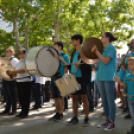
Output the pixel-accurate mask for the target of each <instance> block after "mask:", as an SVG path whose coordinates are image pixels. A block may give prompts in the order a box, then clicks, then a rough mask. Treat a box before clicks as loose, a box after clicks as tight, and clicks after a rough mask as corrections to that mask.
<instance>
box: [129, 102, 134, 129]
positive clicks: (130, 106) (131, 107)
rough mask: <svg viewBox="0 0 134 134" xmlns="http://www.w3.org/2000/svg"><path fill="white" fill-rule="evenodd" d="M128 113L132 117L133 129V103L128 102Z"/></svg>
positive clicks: (133, 124) (133, 125)
mask: <svg viewBox="0 0 134 134" xmlns="http://www.w3.org/2000/svg"><path fill="white" fill-rule="evenodd" d="M128 106H129V111H130V114H131V117H132V127H134V101H129V100H128Z"/></svg>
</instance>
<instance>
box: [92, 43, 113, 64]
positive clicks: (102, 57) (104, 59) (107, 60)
mask: <svg viewBox="0 0 134 134" xmlns="http://www.w3.org/2000/svg"><path fill="white" fill-rule="evenodd" d="M91 51H92V52H94V53H95V54H96V55H97V56H98V58H99V59H100V60H101V61H102V62H103V63H104V64H105V65H107V64H108V63H109V62H110V60H111V57H104V56H102V54H101V53H100V52H99V51H98V50H97V47H96V46H95V45H94V46H93V48H92V50H91Z"/></svg>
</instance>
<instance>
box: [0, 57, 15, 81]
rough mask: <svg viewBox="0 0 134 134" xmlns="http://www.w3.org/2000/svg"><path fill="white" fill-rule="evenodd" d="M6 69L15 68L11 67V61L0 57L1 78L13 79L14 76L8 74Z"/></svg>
mask: <svg viewBox="0 0 134 134" xmlns="http://www.w3.org/2000/svg"><path fill="white" fill-rule="evenodd" d="M7 70H11V71H13V70H15V69H14V68H13V67H12V64H11V62H10V61H9V60H8V59H6V58H0V76H1V77H2V79H4V80H7V81H13V80H14V79H15V78H16V77H15V76H13V77H12V78H11V77H10V76H8V75H7V73H6V72H7Z"/></svg>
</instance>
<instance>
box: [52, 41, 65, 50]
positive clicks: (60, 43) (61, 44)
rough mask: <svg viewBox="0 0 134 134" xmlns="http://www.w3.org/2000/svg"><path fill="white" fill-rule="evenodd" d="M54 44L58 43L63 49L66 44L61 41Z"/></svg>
mask: <svg viewBox="0 0 134 134" xmlns="http://www.w3.org/2000/svg"><path fill="white" fill-rule="evenodd" d="M54 45H58V46H60V47H61V49H62V50H63V48H64V44H63V42H60V41H58V42H55V43H54Z"/></svg>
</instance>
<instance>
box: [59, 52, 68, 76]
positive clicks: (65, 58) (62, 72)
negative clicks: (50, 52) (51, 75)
mask: <svg viewBox="0 0 134 134" xmlns="http://www.w3.org/2000/svg"><path fill="white" fill-rule="evenodd" d="M59 55H60V56H61V57H62V58H63V59H64V61H65V62H67V63H68V64H69V63H70V59H69V56H68V55H67V54H65V53H64V54H63V52H60V53H59ZM65 67H66V66H64V64H63V62H60V68H59V71H58V72H59V73H60V74H61V75H62V76H64V70H65Z"/></svg>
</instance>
